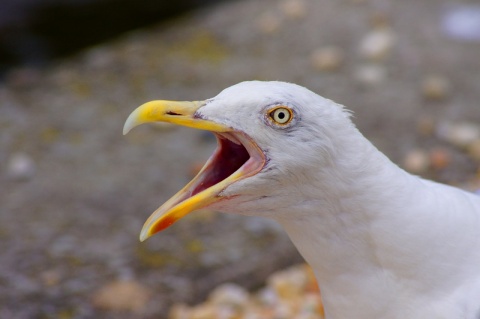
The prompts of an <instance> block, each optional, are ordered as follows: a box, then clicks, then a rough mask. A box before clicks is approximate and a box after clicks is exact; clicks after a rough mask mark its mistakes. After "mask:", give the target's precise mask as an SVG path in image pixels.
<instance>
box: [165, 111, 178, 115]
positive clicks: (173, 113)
mask: <svg viewBox="0 0 480 319" xmlns="http://www.w3.org/2000/svg"><path fill="white" fill-rule="evenodd" d="M166 114H167V115H182V114H180V113H175V112H172V111H168V112H167V113H166Z"/></svg>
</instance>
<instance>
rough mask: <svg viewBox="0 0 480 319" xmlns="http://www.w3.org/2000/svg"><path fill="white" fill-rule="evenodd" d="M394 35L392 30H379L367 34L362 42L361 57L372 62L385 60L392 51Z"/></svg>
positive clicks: (360, 47)
mask: <svg viewBox="0 0 480 319" xmlns="http://www.w3.org/2000/svg"><path fill="white" fill-rule="evenodd" d="M394 39H395V37H394V35H393V32H392V30H391V29H390V28H377V29H374V30H372V31H370V32H369V33H367V34H366V35H365V36H364V38H363V39H362V40H361V42H360V46H359V52H360V55H361V56H362V57H363V58H365V59H367V60H370V61H374V62H379V61H382V60H384V59H385V58H386V57H387V56H388V55H389V54H390V52H391V51H392V48H393V45H394V42H395V41H394Z"/></svg>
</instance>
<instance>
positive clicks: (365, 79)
mask: <svg viewBox="0 0 480 319" xmlns="http://www.w3.org/2000/svg"><path fill="white" fill-rule="evenodd" d="M386 75H387V72H386V71H385V68H384V67H382V66H380V65H376V64H365V65H362V66H360V67H359V68H358V69H357V70H356V71H355V73H354V77H355V79H356V80H357V81H358V82H359V83H360V84H362V85H366V86H376V85H379V84H380V83H382V82H383V81H384V80H385V78H386Z"/></svg>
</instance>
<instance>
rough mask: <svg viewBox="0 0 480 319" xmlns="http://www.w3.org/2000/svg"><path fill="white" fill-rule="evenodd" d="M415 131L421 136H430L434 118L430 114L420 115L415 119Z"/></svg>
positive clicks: (432, 130)
mask: <svg viewBox="0 0 480 319" xmlns="http://www.w3.org/2000/svg"><path fill="white" fill-rule="evenodd" d="M417 131H418V133H420V134H421V135H422V136H432V135H433V134H434V132H435V120H434V119H433V118H432V117H430V116H422V117H420V119H418V121H417Z"/></svg>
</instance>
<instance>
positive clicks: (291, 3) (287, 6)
mask: <svg viewBox="0 0 480 319" xmlns="http://www.w3.org/2000/svg"><path fill="white" fill-rule="evenodd" d="M280 7H281V9H282V11H283V13H284V14H285V16H286V17H287V18H289V19H301V18H303V17H304V16H305V15H306V14H307V6H306V4H305V1H303V0H284V1H283V2H282V3H281V5H280Z"/></svg>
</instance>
